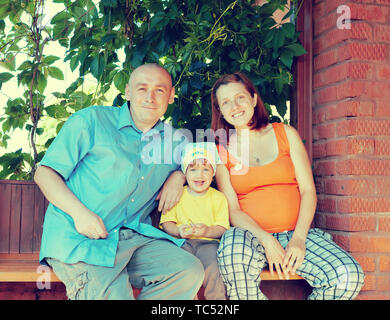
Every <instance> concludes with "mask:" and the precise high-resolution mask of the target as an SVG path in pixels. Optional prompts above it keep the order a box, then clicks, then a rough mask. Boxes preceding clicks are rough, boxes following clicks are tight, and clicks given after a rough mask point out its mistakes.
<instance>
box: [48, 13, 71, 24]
mask: <svg viewBox="0 0 390 320" xmlns="http://www.w3.org/2000/svg"><path fill="white" fill-rule="evenodd" d="M67 16H68V13H67V12H66V11H62V12H59V13H57V14H56V15H55V16H54V17H53V18H52V19H51V24H52V25H54V24H57V23H58V22H60V21H64V20H66V19H67Z"/></svg>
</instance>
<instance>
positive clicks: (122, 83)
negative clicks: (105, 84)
mask: <svg viewBox="0 0 390 320" xmlns="http://www.w3.org/2000/svg"><path fill="white" fill-rule="evenodd" d="M128 81H129V74H128V72H126V71H125V70H120V71H119V72H117V74H116V75H115V76H114V85H115V87H116V88H117V89H118V90H119V91H120V92H122V93H124V92H125V87H126V84H127V82H128Z"/></svg>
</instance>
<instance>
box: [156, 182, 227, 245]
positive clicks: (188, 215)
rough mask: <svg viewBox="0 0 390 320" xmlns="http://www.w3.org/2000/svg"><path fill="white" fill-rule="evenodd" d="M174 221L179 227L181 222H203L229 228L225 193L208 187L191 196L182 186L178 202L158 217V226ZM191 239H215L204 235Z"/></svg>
mask: <svg viewBox="0 0 390 320" xmlns="http://www.w3.org/2000/svg"><path fill="white" fill-rule="evenodd" d="M168 221H172V222H175V223H176V225H177V226H178V227H179V226H180V225H182V224H191V223H194V224H195V223H204V224H205V225H207V226H221V227H224V228H226V229H229V227H230V224H229V209H228V204H227V200H226V198H225V195H224V194H223V193H222V192H220V191H218V190H215V189H214V188H212V187H209V189H208V190H207V192H206V193H205V194H203V195H201V196H193V195H191V194H190V193H189V192H188V190H187V186H185V187H184V190H183V194H182V196H181V198H180V200H179V202H178V203H177V204H176V205H175V206H174V207H173V208H172V209H171V210H169V211H167V212H166V214H162V215H161V218H160V227H161V225H162V224H163V223H164V222H168ZM191 239H206V240H215V239H211V238H205V237H193V238H191Z"/></svg>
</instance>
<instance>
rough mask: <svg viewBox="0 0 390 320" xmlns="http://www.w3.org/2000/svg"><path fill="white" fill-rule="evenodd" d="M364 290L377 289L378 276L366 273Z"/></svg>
mask: <svg viewBox="0 0 390 320" xmlns="http://www.w3.org/2000/svg"><path fill="white" fill-rule="evenodd" d="M361 290H362V291H372V290H376V277H375V275H372V274H366V275H365V278H364V286H363V287H362V289H361Z"/></svg>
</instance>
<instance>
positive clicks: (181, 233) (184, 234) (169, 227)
mask: <svg viewBox="0 0 390 320" xmlns="http://www.w3.org/2000/svg"><path fill="white" fill-rule="evenodd" d="M162 227H163V229H164V231H165V232H167V233H169V234H170V235H171V236H174V237H176V238H183V239H188V238H190V236H191V228H190V227H189V226H187V225H181V226H180V227H178V226H177V225H176V223H175V222H173V221H167V222H164V223H162Z"/></svg>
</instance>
